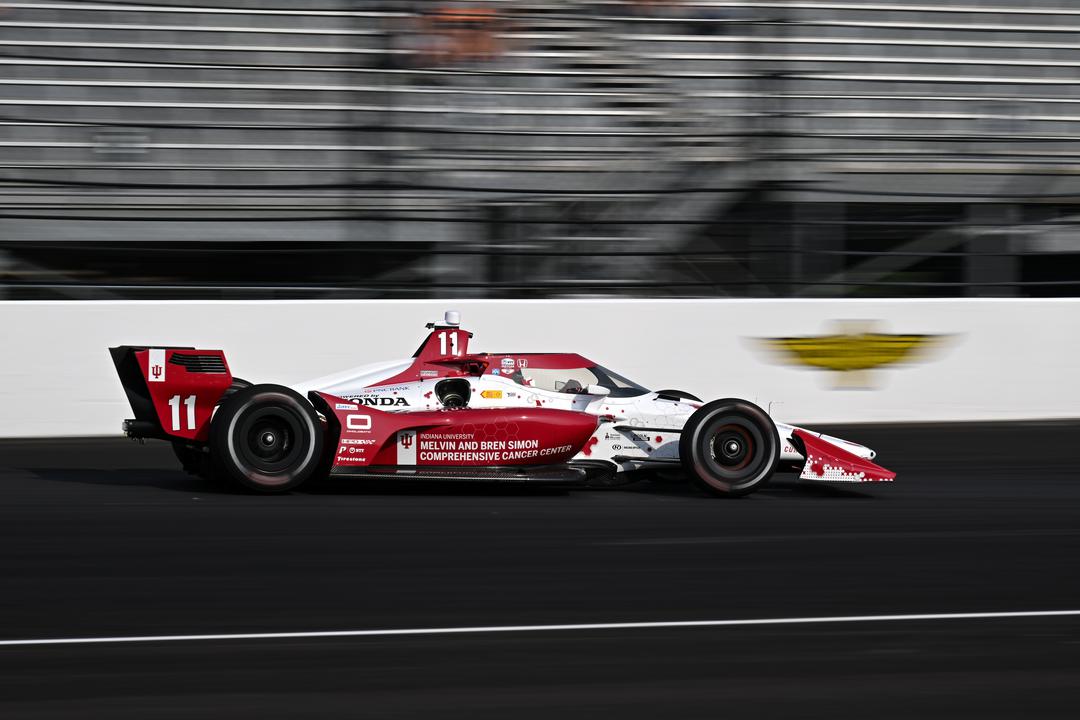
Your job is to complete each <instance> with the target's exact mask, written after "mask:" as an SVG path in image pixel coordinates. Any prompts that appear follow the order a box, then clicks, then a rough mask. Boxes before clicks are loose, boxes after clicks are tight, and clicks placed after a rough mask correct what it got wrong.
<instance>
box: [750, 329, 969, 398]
mask: <svg viewBox="0 0 1080 720" xmlns="http://www.w3.org/2000/svg"><path fill="white" fill-rule="evenodd" d="M879 325H880V323H878V322H875V321H866V320H840V321H836V322H834V323H833V331H832V332H830V333H828V334H823V335H809V336H801V337H777V338H760V339H759V340H758V342H759V343H760V344H761V345H762V346H763V347H765V348H766V349H767V350H769V351H770V352H771V353H772V354H773V355H774V357H775V358H776V359H777V360H779V362H781V363H783V364H786V365H802V366H804V367H809V368H816V369H819V370H827V371H829V372H830V373H831V374H832V376H833V379H834V381H835V384H834V387H836V388H840V389H869V388H872V387H874V385H875V383H874V380H875V371H877V370H880V369H883V368H886V367H889V366H894V365H899V364H910V363H915V362H918V361H920V360H924V359H926V358H927V357H928V355H929V353H930V351H932V350H934V349H936V348H940V347H942V346H943V345H944V344H945V342H946V340H947V339H948V338H949V337H950V336H949V335H925V334H908V333H903V334H900V333H884V332H880V331H879Z"/></svg>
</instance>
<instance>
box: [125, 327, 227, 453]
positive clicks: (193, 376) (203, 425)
mask: <svg viewBox="0 0 1080 720" xmlns="http://www.w3.org/2000/svg"><path fill="white" fill-rule="evenodd" d="M109 353H110V354H111V355H112V359H113V364H114V365H115V366H116V373H117V375H119V376H120V383H121V385H123V386H124V392H125V393H127V398H128V403H129V404H130V405H131V410H132V412H134V413H135V417H134V418H133V419H129V420H125V421H124V426H123V427H124V432H125V434H127V435H128V436H129V437H136V438H159V439H162V440H169V439H173V438H176V439H184V440H193V441H198V442H205V441H206V440H207V438H208V437H209V433H210V419H211V417H213V414H214V408H215V407H216V406H217V404H218V402H219V401H220V400H221V397H222V396H223V395H224V394H225V391H226V390H228V389H229V387H230V386H231V385H232V381H233V378H232V373H231V372H230V371H229V365H228V363H227V362H226V361H225V353H224V352H223V351H221V350H196V349H195V348H191V347H161V346H157V347H152V346H142V345H120V346H119V347H114V348H109Z"/></svg>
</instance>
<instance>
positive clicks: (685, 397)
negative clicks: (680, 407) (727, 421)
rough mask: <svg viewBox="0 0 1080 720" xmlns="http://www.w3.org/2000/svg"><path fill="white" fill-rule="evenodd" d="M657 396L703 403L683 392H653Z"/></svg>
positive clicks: (695, 396)
mask: <svg viewBox="0 0 1080 720" xmlns="http://www.w3.org/2000/svg"><path fill="white" fill-rule="evenodd" d="M654 392H655V393H656V394H657V395H664V396H666V397H673V398H677V399H679V400H693V401H694V402H704V401H703V400H702V399H701V398H699V397H698V396H697V395H691V394H690V393H688V392H686V391H685V390H655V391H654Z"/></svg>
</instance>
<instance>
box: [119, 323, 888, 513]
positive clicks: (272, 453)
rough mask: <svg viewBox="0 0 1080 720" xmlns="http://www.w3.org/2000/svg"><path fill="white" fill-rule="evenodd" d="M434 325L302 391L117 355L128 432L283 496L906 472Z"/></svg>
mask: <svg viewBox="0 0 1080 720" xmlns="http://www.w3.org/2000/svg"><path fill="white" fill-rule="evenodd" d="M428 329H429V330H430V332H429V334H428V336H427V338H426V339H425V340H424V342H423V343H422V344H421V345H420V348H419V349H418V350H417V351H416V352H415V353H414V354H413V356H412V357H411V358H408V359H406V360H400V361H392V362H385V363H379V364H375V365H367V366H363V367H358V368H354V369H352V370H347V371H345V372H342V373H338V374H335V375H331V376H327V377H323V378H318V379H315V380H311V381H309V382H305V383H300V384H298V385H296V386H294V387H291V388H290V387H284V386H282V385H273V384H252V383H249V382H247V381H244V380H241V379H239V378H235V377H233V376H232V373H231V372H230V369H229V365H228V363H227V362H226V360H225V354H224V352H223V351H221V350H196V349H194V348H188V347H135V346H128V345H124V346H120V347H115V348H111V353H112V357H113V361H114V363H115V365H116V369H117V372H118V373H119V376H120V380H121V382H122V384H123V386H124V390H125V391H126V392H127V397H128V400H129V402H130V404H131V408H132V410H133V412H134V414H135V417H134V419H130V420H126V421H124V431H125V433H126V434H127V435H128V436H130V437H134V438H157V439H161V440H166V441H169V442H171V443H172V444H173V447H174V449H175V450H176V454H177V457H178V458H179V459H180V461H181V463H182V464H183V466H184V469H185V470H187V471H189V472H192V473H195V474H199V475H203V476H207V477H211V476H212V477H216V478H221V479H226V480H229V481H232V482H233V483H235V484H237V485H239V486H240V487H243V488H247V489H249V490H253V491H258V492H268V493H277V492H285V491H288V490H292V489H295V488H297V487H299V486H300V485H301V484H303V483H304V482H305V481H307V480H309V479H311V478H313V477H318V476H326V475H333V476H347V477H350V478H355V479H357V480H360V481H362V480H364V479H412V480H417V479H420V480H431V481H441V480H447V481H489V482H525V483H550V484H555V485H566V486H572V485H575V484H583V483H588V482H589V481H592V480H596V479H598V478H611V477H612V476H615V475H616V474H619V473H622V474H626V475H625V476H627V477H632V476H633V474H635V473H647V472H649V471H652V472H668V474H670V472H669V471H672V470H675V471H679V470H681V471H682V472H683V473H684V474H685V475H686V476H687V477H688V478H689V479H690V480H691V481H692V482H694V483H695V484H696V485H697V486H698V487H700V488H701V489H702V490H704V491H705V492H706V493H708V494H711V495H721V496H723V495H726V496H737V495H746V494H748V493H751V492H753V491H755V490H757V489H759V488H761V487H762V486H763V485H765V483H766V482H768V480H769V478H770V477H772V476H773V474H774V473H776V472H778V471H789V472H796V473H798V477H799V478H800V479H802V480H806V481H813V482H855V483H861V482H875V481H877V482H880V481H889V480H892V479H893V478H894V477H895V474H894V473H892V472H890V471H888V470H885V469H884V468H882V467H879V466H878V465H876V464H874V463H873V462H872V460H873V458H874V455H875V453H874V452H873V451H872V450H870V449H869V448H866V447H863V446H862V445H858V444H855V443H852V442H848V441H846V440H840V439H838V438H834V437H829V436H826V435H822V434H820V433H817V432H812V431H810V430H805V429H803V428H798V427H795V426H792V425H786V424H784V423H779V422H775V421H774V420H773V419H772V418H771V417H770V416H769V414H768V413H766V412H765V411H764V410H762V409H761V408H760V407H758V406H757V405H755V404H753V403H750V402H747V401H746V400H739V399H734V398H726V399H721V400H713V401H712V402H702V401H701V400H700V399H698V398H696V397H694V396H693V395H690V394H689V393H686V392H682V391H678V390H656V391H653V390H649V389H646V388H644V387H642V386H640V385H638V384H637V383H635V382H633V381H631V380H628V379H627V378H625V377H622V376H621V375H619V374H617V373H615V372H612V371H611V370H608V369H607V368H605V367H602V366H600V365H598V364H596V363H595V362H593V361H591V360H588V359H586V358H584V357H582V356H581V355H577V354H574V353H473V352H470V349H469V343H470V339H471V338H472V333H470V332H467V331H465V330H463V329H461V327H460V326H459V318H458V314H457V313H455V312H448V313H446V317H445V320H444V322H442V323H438V324H437V323H431V324H429V325H428Z"/></svg>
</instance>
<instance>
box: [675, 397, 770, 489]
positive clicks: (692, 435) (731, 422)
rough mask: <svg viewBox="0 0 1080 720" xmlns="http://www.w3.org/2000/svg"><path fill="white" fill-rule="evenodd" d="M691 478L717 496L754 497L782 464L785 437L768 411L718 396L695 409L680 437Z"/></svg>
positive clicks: (684, 462) (683, 456)
mask: <svg viewBox="0 0 1080 720" xmlns="http://www.w3.org/2000/svg"><path fill="white" fill-rule="evenodd" d="M679 457H680V460H681V462H682V465H683V469H685V470H686V473H687V475H689V477H690V480H691V481H693V483H694V484H695V485H697V486H698V487H699V488H701V489H702V490H704V491H705V492H706V493H708V494H710V495H715V496H724V497H738V496H741V495H749V494H750V493H752V492H754V491H755V490H759V489H760V488H761V487H763V486H764V485H765V484H766V483H767V482H768V481H769V478H771V477H772V475H773V472H775V470H776V466H777V464H778V463H779V462H780V435H779V433H778V432H777V431H776V424H775V423H774V422H773V421H772V418H770V417H769V415H768V414H767V413H766V412H765V411H764V410H762V409H761V408H759V407H758V406H757V405H754V404H753V403H751V402H747V401H746V400H738V399H735V398H726V399H724V400H713V401H712V402H710V403H707V404H705V405H703V406H701V407H700V408H698V409H697V411H696V412H694V414H693V415H691V416H690V419H689V420H688V421H687V422H686V425H685V426H684V427H683V431H682V437H681V438H680V439H679Z"/></svg>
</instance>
